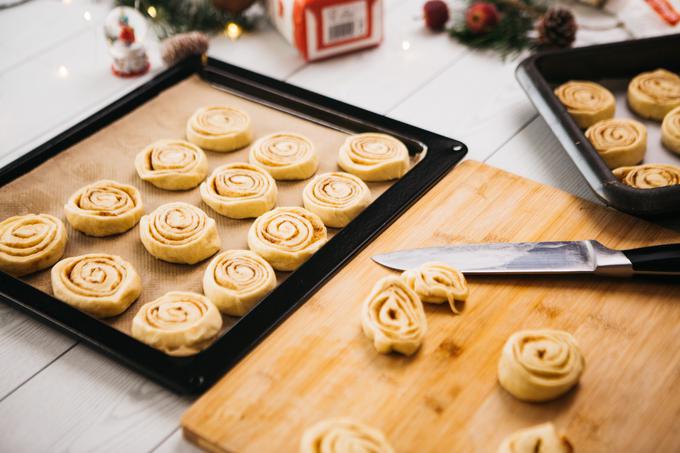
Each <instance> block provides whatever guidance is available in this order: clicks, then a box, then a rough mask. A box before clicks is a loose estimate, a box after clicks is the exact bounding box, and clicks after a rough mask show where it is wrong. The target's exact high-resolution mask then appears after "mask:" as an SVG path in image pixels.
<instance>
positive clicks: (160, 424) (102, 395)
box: [0, 345, 191, 452]
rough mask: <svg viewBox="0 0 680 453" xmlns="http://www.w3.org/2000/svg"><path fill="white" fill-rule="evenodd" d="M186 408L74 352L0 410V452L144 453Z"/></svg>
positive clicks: (93, 355)
mask: <svg viewBox="0 0 680 453" xmlns="http://www.w3.org/2000/svg"><path fill="white" fill-rule="evenodd" d="M190 402H191V400H189V399H188V398H180V397H178V396H177V395H175V394H173V393H171V392H169V391H167V390H165V389H163V388H161V387H160V386H158V385H156V384H154V383H152V382H150V381H149V380H147V379H146V378H144V377H142V376H140V375H138V374H136V373H132V372H130V370H129V369H128V368H126V367H123V366H122V365H118V364H117V363H114V362H113V361H111V360H109V359H107V358H105V357H103V356H102V355H101V354H100V353H99V352H95V351H92V350H90V349H89V348H86V347H84V346H83V345H78V346H76V347H75V348H73V349H72V350H71V351H69V352H68V353H66V354H65V355H64V356H63V357H62V358H61V359H60V360H58V361H56V362H55V363H54V364H52V366H50V367H48V368H47V369H46V370H44V371H43V372H42V373H40V374H38V375H37V376H36V377H34V378H33V379H31V380H30V381H29V382H28V383H26V384H24V385H23V386H21V387H20V388H19V389H18V390H16V391H15V392H14V393H12V394H11V395H10V396H9V397H7V398H6V399H5V400H4V401H3V402H2V404H0V420H2V441H1V442H0V443H1V444H2V447H1V448H0V449H1V450H3V451H12V452H19V451H27V450H30V451H72V452H81V451H112V452H120V451H149V450H150V449H152V448H153V447H155V446H156V445H158V443H159V442H160V441H161V440H162V439H164V438H165V437H167V436H169V435H170V434H171V433H172V432H173V431H174V430H175V429H176V427H177V420H178V418H179V416H180V414H181V413H182V411H184V410H185V409H186V407H187V406H188V405H189V403H190ZM38 426H39V427H40V428H39V432H37V431H36V427H38Z"/></svg>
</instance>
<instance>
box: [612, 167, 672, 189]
mask: <svg viewBox="0 0 680 453" xmlns="http://www.w3.org/2000/svg"><path fill="white" fill-rule="evenodd" d="M613 173H614V176H616V177H617V178H619V180H620V181H621V182H622V183H624V184H626V185H628V186H630V187H634V188H636V189H654V188H656V187H666V186H675V185H678V184H680V167H678V166H676V165H668V164H644V165H636V166H633V167H620V168H617V169H616V170H614V171H613Z"/></svg>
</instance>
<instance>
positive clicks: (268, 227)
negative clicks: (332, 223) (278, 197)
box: [248, 207, 327, 271]
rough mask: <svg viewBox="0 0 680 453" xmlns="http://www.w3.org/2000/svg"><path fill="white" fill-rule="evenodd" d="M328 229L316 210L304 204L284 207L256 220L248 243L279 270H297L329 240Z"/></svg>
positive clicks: (249, 232)
mask: <svg viewBox="0 0 680 453" xmlns="http://www.w3.org/2000/svg"><path fill="white" fill-rule="evenodd" d="M326 239H327V232H326V227H325V226H324V224H323V222H322V221H321V219H320V218H319V216H317V215H316V214H313V213H311V212H309V211H308V210H306V209H304V208H298V207H282V208H276V209H274V210H273V211H269V212H267V213H265V214H263V215H261V216H260V217H258V218H257V219H255V222H253V224H252V226H251V227H250V230H249V231H248V247H250V250H252V251H253V252H255V253H257V254H258V255H260V256H261V257H262V258H264V259H265V260H267V262H269V264H271V265H272V267H273V268H274V269H276V270H277V271H293V270H295V269H297V268H298V267H299V266H300V265H301V264H302V263H304V262H305V261H307V260H308V259H309V257H310V256H312V255H313V254H314V252H316V251H317V250H319V248H321V246H322V245H324V244H325V243H326Z"/></svg>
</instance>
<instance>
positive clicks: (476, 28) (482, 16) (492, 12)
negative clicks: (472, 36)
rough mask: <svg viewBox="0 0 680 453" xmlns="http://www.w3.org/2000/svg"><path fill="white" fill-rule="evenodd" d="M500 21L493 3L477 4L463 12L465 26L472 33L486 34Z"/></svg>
mask: <svg viewBox="0 0 680 453" xmlns="http://www.w3.org/2000/svg"><path fill="white" fill-rule="evenodd" d="M499 21H500V15H499V14H498V9H497V8H496V5H494V4H493V3H486V2H479V3H475V4H474V5H472V6H470V7H469V8H468V9H467V11H466V12H465V25H466V26H467V28H468V29H469V30H470V31H471V32H473V33H486V32H488V31H489V30H491V29H493V28H494V27H495V26H496V25H498V22H499Z"/></svg>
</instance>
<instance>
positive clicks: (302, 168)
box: [249, 132, 319, 180]
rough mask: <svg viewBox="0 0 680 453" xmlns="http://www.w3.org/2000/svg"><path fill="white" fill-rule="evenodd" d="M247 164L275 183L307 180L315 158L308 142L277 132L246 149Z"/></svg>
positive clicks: (301, 137) (311, 146) (296, 135)
mask: <svg viewBox="0 0 680 453" xmlns="http://www.w3.org/2000/svg"><path fill="white" fill-rule="evenodd" d="M249 160H250V163H251V164H253V165H257V166H259V167H262V168H264V169H265V170H267V171H268V172H269V174H270V175H272V176H273V177H274V179H278V180H297V179H307V178H309V177H311V176H312V175H313V174H314V173H315V172H316V169H317V168H318V166H319V155H318V154H317V152H316V149H315V148H314V145H313V144H312V142H311V141H310V140H309V139H308V138H307V137H305V136H303V135H300V134H294V133H292V132H277V133H275V134H270V135H267V136H265V137H262V138H260V139H258V140H257V141H256V142H255V143H253V146H251V147H250V155H249Z"/></svg>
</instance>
